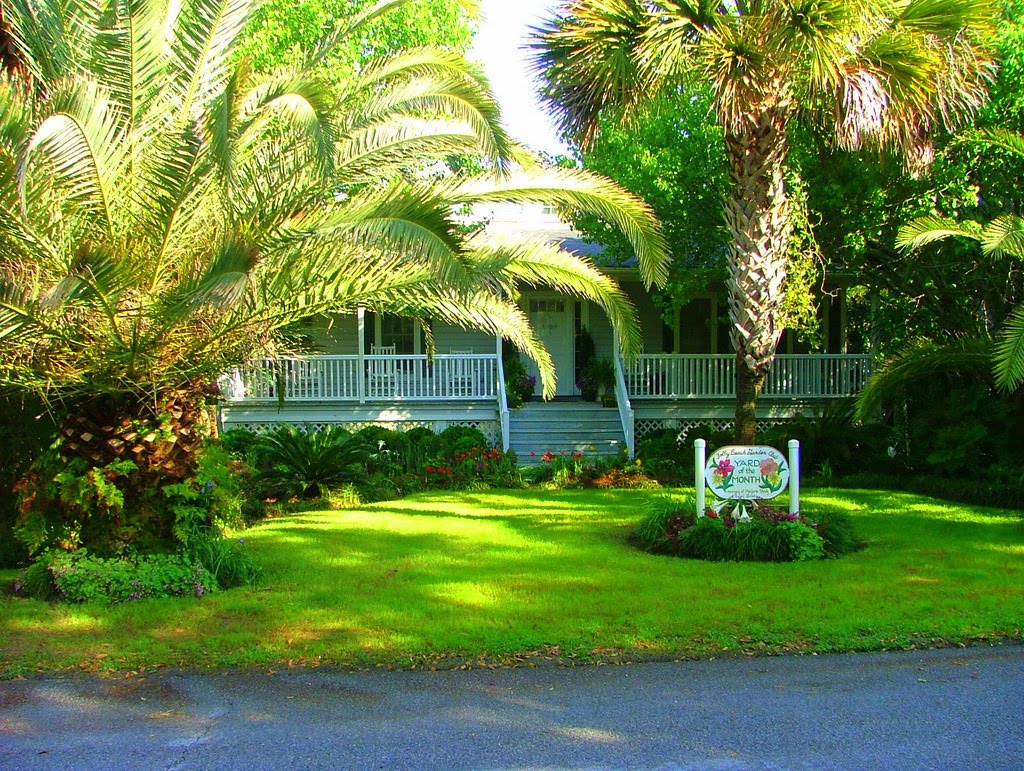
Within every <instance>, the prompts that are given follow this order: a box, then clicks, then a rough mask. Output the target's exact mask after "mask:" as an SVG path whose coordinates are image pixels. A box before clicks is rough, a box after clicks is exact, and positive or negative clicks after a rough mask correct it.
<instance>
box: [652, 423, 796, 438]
mask: <svg viewBox="0 0 1024 771" xmlns="http://www.w3.org/2000/svg"><path fill="white" fill-rule="evenodd" d="M787 422H788V421H786V420H779V419H762V420H758V421H757V430H758V432H761V431H767V430H768V429H769V428H774V427H775V426H780V425H784V424H785V423H787ZM708 427H710V428H711V430H712V431H731V430H732V427H733V421H732V420H729V419H727V418H708V419H700V418H642V419H640V420H637V421H636V424H635V427H634V431H635V435H636V438H637V441H640V440H641V439H643V438H644V437H645V436H647V435H648V434H653V433H655V432H656V431H662V430H664V429H667V428H674V429H678V430H679V434H678V435H677V440H678V441H680V442H685V441H686V440H687V436H688V434H689V433H690V431H692V430H693V429H694V428H704V429H706V428H708Z"/></svg>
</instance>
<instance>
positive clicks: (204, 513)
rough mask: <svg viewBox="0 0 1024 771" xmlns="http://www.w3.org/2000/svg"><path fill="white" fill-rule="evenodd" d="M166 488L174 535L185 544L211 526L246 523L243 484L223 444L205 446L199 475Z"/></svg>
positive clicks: (198, 469)
mask: <svg viewBox="0 0 1024 771" xmlns="http://www.w3.org/2000/svg"><path fill="white" fill-rule="evenodd" d="M162 490H163V494H164V497H165V498H167V500H168V502H169V505H170V508H171V511H172V512H173V513H174V537H175V538H176V539H177V540H178V541H179V542H180V543H182V544H185V545H188V543H189V541H190V540H191V538H192V537H193V535H194V534H196V533H201V532H203V531H205V530H208V529H209V528H216V530H217V531H218V532H220V531H221V530H223V529H224V528H237V527H242V526H243V525H244V524H245V516H244V514H243V511H242V508H243V498H242V493H241V486H240V485H239V483H238V479H237V478H236V476H235V475H234V474H233V473H232V471H231V467H230V456H229V455H228V453H227V451H226V449H225V448H224V447H222V446H221V445H219V444H216V443H211V444H208V445H206V446H204V447H203V449H202V451H201V452H200V453H199V458H198V462H197V464H196V473H195V476H193V477H191V478H189V479H186V480H185V481H184V482H178V483H175V484H170V485H164V487H163V488H162Z"/></svg>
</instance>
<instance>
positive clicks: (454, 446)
mask: <svg viewBox="0 0 1024 771" xmlns="http://www.w3.org/2000/svg"><path fill="white" fill-rule="evenodd" d="M437 438H438V452H439V453H440V454H441V455H443V456H445V457H446V458H452V457H454V455H455V453H457V452H466V451H467V450H472V449H473V448H474V447H477V448H480V449H484V450H486V449H489V448H490V446H491V443H490V442H488V441H487V437H486V436H484V434H483V432H482V431H481V430H480V429H479V428H473V427H472V426H448V428H446V429H445V430H444V431H442V432H441V433H440V434H438V435H437Z"/></svg>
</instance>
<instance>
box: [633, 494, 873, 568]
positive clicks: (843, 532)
mask: <svg viewBox="0 0 1024 771" xmlns="http://www.w3.org/2000/svg"><path fill="white" fill-rule="evenodd" d="M746 506H747V508H748V509H749V512H750V518H749V520H748V521H739V520H737V519H734V517H733V515H732V513H730V512H728V511H723V512H721V513H718V512H715V511H712V510H709V511H708V513H707V516H704V517H697V516H696V511H695V502H694V499H693V498H692V497H663V498H658V499H655V500H654V501H652V502H651V503H650V504H649V506H648V511H647V515H646V516H645V517H644V519H643V520H642V521H641V522H640V524H639V525H638V526H637V529H636V531H635V532H634V540H635V541H636V542H637V545H638V546H639V547H640V548H641V549H643V550H644V551H648V552H651V553H655V554H673V555H676V556H680V557H690V558H694V559H704V560H709V561H713V562H718V561H742V562H748V561H749V562H793V561H803V560H814V559H823V558H825V557H836V556H840V555H842V554H846V553H848V552H850V551H852V550H853V549H854V548H856V539H855V537H854V534H853V529H852V526H851V521H850V517H849V516H848V515H847V514H846V513H845V512H843V511H841V510H827V511H822V512H820V514H819V515H818V517H817V519H816V520H815V521H813V522H810V521H808V520H807V519H806V518H805V517H803V516H800V515H791V514H788V513H786V512H783V511H780V510H778V509H774V508H771V507H769V506H767V505H765V504H763V503H760V502H756V501H755V502H748V503H747V504H746Z"/></svg>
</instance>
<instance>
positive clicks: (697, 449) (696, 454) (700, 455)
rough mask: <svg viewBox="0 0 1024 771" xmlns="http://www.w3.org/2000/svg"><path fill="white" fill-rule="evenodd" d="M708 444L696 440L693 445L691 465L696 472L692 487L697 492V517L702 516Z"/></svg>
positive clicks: (701, 440)
mask: <svg viewBox="0 0 1024 771" xmlns="http://www.w3.org/2000/svg"><path fill="white" fill-rule="evenodd" d="M707 445H708V443H707V442H706V441H704V440H703V439H698V440H697V441H695V442H694V443H693V461H694V463H693V465H694V469H695V470H696V472H695V474H694V480H693V486H694V489H695V490H696V491H697V516H698V517H703V516H704V511H705V509H704V453H705V448H706V447H707Z"/></svg>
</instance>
